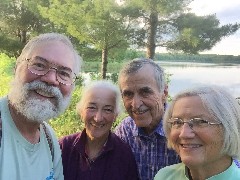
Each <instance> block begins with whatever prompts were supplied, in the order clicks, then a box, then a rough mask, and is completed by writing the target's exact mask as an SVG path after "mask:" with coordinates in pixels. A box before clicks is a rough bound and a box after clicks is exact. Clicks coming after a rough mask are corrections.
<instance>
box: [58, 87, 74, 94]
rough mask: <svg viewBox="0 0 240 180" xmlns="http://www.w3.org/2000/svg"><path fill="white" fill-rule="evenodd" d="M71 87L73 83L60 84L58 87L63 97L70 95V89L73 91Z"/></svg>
mask: <svg viewBox="0 0 240 180" xmlns="http://www.w3.org/2000/svg"><path fill="white" fill-rule="evenodd" d="M73 88H74V86H73V85H70V86H67V85H64V84H61V85H60V87H59V89H60V91H61V93H62V95H63V97H66V96H69V95H71V94H72V91H73Z"/></svg>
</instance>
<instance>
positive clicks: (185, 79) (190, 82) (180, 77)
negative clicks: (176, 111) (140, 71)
mask: <svg viewBox="0 0 240 180" xmlns="http://www.w3.org/2000/svg"><path fill="white" fill-rule="evenodd" d="M159 64H160V65H161V66H162V67H163V68H164V69H165V71H166V72H167V73H169V74H172V75H171V77H170V84H169V95H171V96H173V95H175V94H176V93H177V92H179V91H181V90H183V89H186V88H189V87H194V86H198V85H204V84H213V85H220V86H224V87H226V88H227V89H228V90H229V91H230V92H231V93H232V94H233V96H234V97H236V98H237V97H240V65H239V64H237V65H228V66H227V65H218V64H210V63H188V62H159Z"/></svg>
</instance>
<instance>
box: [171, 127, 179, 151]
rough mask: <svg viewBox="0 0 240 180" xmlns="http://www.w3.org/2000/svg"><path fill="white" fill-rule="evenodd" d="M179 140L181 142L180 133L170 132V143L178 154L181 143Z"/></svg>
mask: <svg viewBox="0 0 240 180" xmlns="http://www.w3.org/2000/svg"><path fill="white" fill-rule="evenodd" d="M178 140H179V133H178V132H176V131H172V130H171V132H170V134H169V141H170V143H171V145H172V147H173V149H174V150H175V151H177V153H179V143H178Z"/></svg>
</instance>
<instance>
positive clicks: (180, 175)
mask: <svg viewBox="0 0 240 180" xmlns="http://www.w3.org/2000/svg"><path fill="white" fill-rule="evenodd" d="M163 124H164V130H165V132H166V135H167V138H168V145H169V147H171V148H173V149H174V150H175V151H176V152H177V153H178V154H179V156H180V157H181V160H182V163H180V164H176V165H172V166H169V167H166V168H163V169H161V170H160V171H159V172H158V173H157V175H156V176H155V179H156V180H158V179H159V180H160V179H165V180H174V179H181V180H188V179H192V180H195V179H198V180H205V179H208V180H210V179H229V180H235V179H240V171H239V169H238V167H237V165H236V164H238V162H237V161H236V160H235V161H233V159H239V158H240V106H239V105H238V103H237V101H236V99H235V98H234V97H232V96H231V95H230V94H229V93H228V92H226V91H225V90H224V89H223V88H221V87H217V86H204V87H196V88H194V89H188V90H186V91H183V92H180V93H178V94H177V95H176V96H175V97H174V98H173V101H172V103H171V104H170V105H169V107H168V109H167V111H166V114H165V117H164V122H163Z"/></svg>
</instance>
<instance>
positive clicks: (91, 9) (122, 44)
mask: <svg viewBox="0 0 240 180" xmlns="http://www.w3.org/2000/svg"><path fill="white" fill-rule="evenodd" d="M120 8H121V7H120V6H118V5H117V3H116V2H115V1H113V0H104V1H102V0H94V1H80V2H79V1H75V0H68V1H60V0H55V1H52V3H51V4H50V5H49V6H48V7H44V6H39V9H40V12H41V14H42V15H43V16H44V17H45V18H49V19H50V20H51V21H52V22H53V23H54V24H56V25H60V26H65V27H66V31H67V32H68V33H69V34H70V35H71V36H73V37H75V38H76V39H78V40H79V41H80V42H82V43H87V44H88V46H90V47H92V48H93V49H96V50H99V51H102V68H101V74H102V77H103V78H104V77H105V75H106V73H107V64H108V59H107V58H108V54H109V51H110V50H113V49H116V48H125V49H126V48H127V47H128V41H127V39H128V38H127V37H128V32H129V31H128V28H127V27H126V25H125V19H124V16H122V14H121V11H120ZM59 17H61V18H59Z"/></svg>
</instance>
